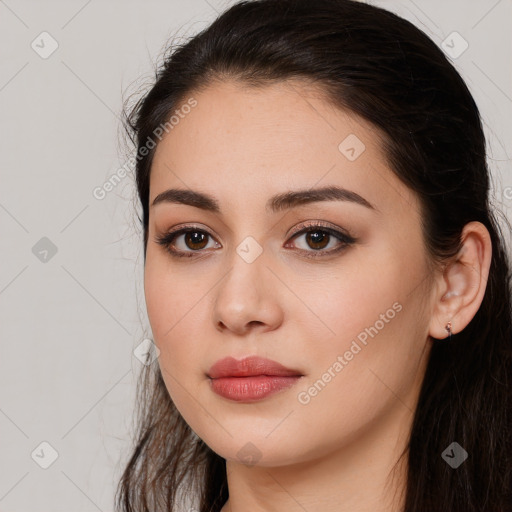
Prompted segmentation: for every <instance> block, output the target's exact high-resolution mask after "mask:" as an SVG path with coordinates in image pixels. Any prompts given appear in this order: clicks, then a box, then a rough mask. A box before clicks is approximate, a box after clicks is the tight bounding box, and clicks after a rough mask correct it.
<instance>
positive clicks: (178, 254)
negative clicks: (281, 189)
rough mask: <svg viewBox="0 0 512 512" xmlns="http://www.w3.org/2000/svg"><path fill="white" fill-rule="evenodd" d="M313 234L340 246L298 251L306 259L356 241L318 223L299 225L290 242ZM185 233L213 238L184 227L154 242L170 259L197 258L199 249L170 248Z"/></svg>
mask: <svg viewBox="0 0 512 512" xmlns="http://www.w3.org/2000/svg"><path fill="white" fill-rule="evenodd" d="M314 232H321V233H327V234H328V235H330V236H333V237H334V238H336V239H338V240H339V241H340V242H341V245H340V246H338V247H337V248H334V249H330V250H327V251H326V250H323V249H318V250H314V249H312V250H309V251H308V250H305V249H298V251H299V252H301V253H302V254H304V256H305V257H307V258H321V257H327V256H330V255H332V254H336V253H338V252H341V251H342V250H344V249H346V248H347V247H349V246H350V245H352V244H353V243H354V242H356V241H357V239H356V238H354V237H353V236H350V235H348V234H345V233H342V232H341V231H338V230H336V229H333V228H331V227H329V226H326V225H324V224H321V223H318V222H311V223H303V224H301V225H300V226H299V228H298V229H297V231H295V232H294V233H293V234H292V235H291V237H290V240H292V239H295V238H298V237H299V236H301V235H304V234H307V233H314ZM187 233H204V234H206V235H207V236H209V237H211V238H213V236H212V235H211V234H210V233H208V231H205V230H204V229H200V228H198V227H194V226H185V227H182V228H178V229H175V230H173V231H169V232H168V233H166V234H164V235H162V236H157V237H156V238H155V241H156V243H158V244H159V245H161V246H163V247H164V248H165V249H166V250H167V252H169V253H170V255H171V256H172V257H175V258H193V257H197V256H196V253H201V252H202V251H203V250H202V249H199V250H196V251H193V250H192V251H180V250H176V249H172V248H171V246H172V243H173V242H174V240H175V239H176V238H177V237H178V236H180V235H183V234H187ZM329 242H330V240H329ZM287 243H288V242H287Z"/></svg>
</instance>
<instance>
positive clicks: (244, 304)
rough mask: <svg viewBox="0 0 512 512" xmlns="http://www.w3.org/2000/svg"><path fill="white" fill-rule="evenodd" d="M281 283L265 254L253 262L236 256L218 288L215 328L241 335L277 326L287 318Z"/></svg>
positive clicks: (214, 318) (268, 329) (215, 306)
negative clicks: (284, 313) (281, 296)
mask: <svg viewBox="0 0 512 512" xmlns="http://www.w3.org/2000/svg"><path fill="white" fill-rule="evenodd" d="M279 284H280V283H279V280H278V279H276V277H275V276H274V274H273V272H272V271H271V270H270V269H269V268H267V266H266V261H265V258H263V255H261V256H260V257H258V258H257V259H256V260H255V261H253V262H251V263H248V262H246V261H244V259H243V258H241V257H239V256H238V255H235V257H234V258H233V262H232V267H231V268H230V270H229V271H228V273H227V275H226V276H225V278H224V279H222V280H221V282H220V283H219V285H218V287H216V288H215V290H216V297H215V299H214V308H213V321H214V324H215V328H216V329H217V330H219V331H221V332H226V331H230V332H232V333H235V334H237V335H244V334H247V333H248V332H250V331H251V330H257V331H259V332H266V331H271V330H274V329H277V328H278V327H279V325H281V323H282V321H283V308H282V302H281V300H280V293H279V292H280V291H281V290H280V286H279Z"/></svg>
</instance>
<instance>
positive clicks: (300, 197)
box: [151, 186, 378, 213]
mask: <svg viewBox="0 0 512 512" xmlns="http://www.w3.org/2000/svg"><path fill="white" fill-rule="evenodd" d="M318 201H349V202H352V203H356V204H359V205H361V206H364V207H366V208H369V209H372V210H376V211H378V210H377V208H375V206H374V205H373V204H371V203H370V202H368V201H367V200H366V199H365V198H364V197H362V196H360V195H359V194H357V193H356V192H352V191H351V190H347V189H345V188H342V187H338V186H330V187H323V188H314V189H305V190H292V191H289V192H284V193H281V194H277V195H275V196H273V197H271V198H270V199H269V200H268V202H267V205H266V209H267V211H271V212H279V211H282V210H287V209H290V208H293V207H296V206H300V205H303V204H307V203H314V202H318ZM158 203H180V204H187V205H189V206H194V207H196V208H201V209H202V210H207V211H211V212H214V213H220V206H219V202H218V201H217V199H215V198H214V197H213V196H210V195H209V194H205V193H203V192H196V191H194V190H185V189H176V188H171V189H169V190H166V191H164V192H162V193H161V194H158V195H157V196H156V197H155V199H154V201H153V203H152V205H151V207H153V206H155V205H156V204H158Z"/></svg>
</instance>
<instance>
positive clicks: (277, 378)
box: [207, 356, 304, 402]
mask: <svg viewBox="0 0 512 512" xmlns="http://www.w3.org/2000/svg"><path fill="white" fill-rule="evenodd" d="M207 375H208V377H209V379H210V386H211V389H212V391H214V392H215V393H216V394H218V395H220V396H222V397H224V398H227V399H229V400H233V401H235V402H255V401H258V400H262V399H263V398H266V397H267V396H270V395H273V394H274V393H277V392H279V391H282V390H284V389H287V388H290V387H291V386H293V385H294V384H296V383H297V382H298V381H299V380H300V379H301V377H303V376H304V375H303V374H302V373H301V372H300V371H298V370H295V369H291V368H287V367H285V366H283V365H281V364H280V363H277V362H276V361H272V360H270V359H265V358H261V357H257V356H251V357H247V358H245V359H242V360H236V359H234V358H232V357H226V358H224V359H221V360H219V361H217V362H216V363H215V364H214V365H213V366H212V367H211V368H210V370H209V372H208V374H207Z"/></svg>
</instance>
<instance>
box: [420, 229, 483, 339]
mask: <svg viewBox="0 0 512 512" xmlns="http://www.w3.org/2000/svg"><path fill="white" fill-rule="evenodd" d="M461 241H462V247H461V249H460V251H459V253H458V254H457V256H456V257H455V258H454V260H453V261H451V262H450V263H448V264H447V265H446V267H445V268H444V271H443V272H442V274H440V275H439V276H438V277H436V285H435V286H434V288H433V289H434V290H435V296H434V297H433V300H434V304H433V310H432V313H433V314H432V318H431V322H430V328H429V335H430V336H431V337H433V338H437V339H443V338H447V337H448V331H447V330H446V324H447V323H448V322H450V323H451V331H452V334H456V333H458V332H460V331H462V330H463V329H464V328H465V327H466V326H467V325H468V324H469V322H470V321H471V320H472V318H473V317H474V316H475V314H476V312H477V311H478V309H479V308H480V304H481V303H482V300H483V298H484V294H485V289H486V287H487V279H488V277H489V268H490V266H491V256H492V243H491V237H490V235H489V231H487V228H486V227H485V226H484V225H483V224H482V223H481V222H476V221H473V222H469V223H468V224H466V225H465V226H464V229H463V230H462V235H461Z"/></svg>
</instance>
